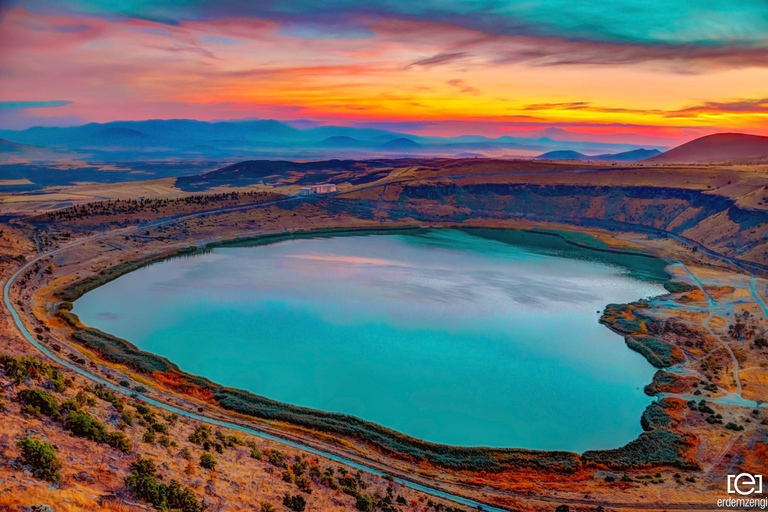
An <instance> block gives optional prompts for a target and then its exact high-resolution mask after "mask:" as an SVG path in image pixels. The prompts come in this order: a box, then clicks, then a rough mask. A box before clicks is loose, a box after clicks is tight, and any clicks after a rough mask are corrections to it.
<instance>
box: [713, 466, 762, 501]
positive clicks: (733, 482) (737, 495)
mask: <svg viewBox="0 0 768 512" xmlns="http://www.w3.org/2000/svg"><path fill="white" fill-rule="evenodd" d="M728 494H729V495H730V496H728V497H727V498H725V499H718V500H717V506H718V507H720V508H747V509H760V510H765V509H767V508H768V498H766V497H765V495H764V494H763V475H753V474H752V473H740V474H738V475H728Z"/></svg>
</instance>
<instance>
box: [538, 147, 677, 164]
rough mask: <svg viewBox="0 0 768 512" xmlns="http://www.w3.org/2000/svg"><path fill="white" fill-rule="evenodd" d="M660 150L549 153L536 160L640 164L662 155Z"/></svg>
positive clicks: (558, 151) (561, 151)
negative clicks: (598, 153)
mask: <svg viewBox="0 0 768 512" xmlns="http://www.w3.org/2000/svg"><path fill="white" fill-rule="evenodd" d="M661 154H662V153H661V151H659V150H658V149H644V148H640V149H633V150H631V151H623V152H621V153H605V154H602V155H585V154H583V153H579V152H578V151H567V150H566V151H563V150H557V151H549V152H548V153H544V154H543V155H539V156H537V157H536V158H537V159H538V160H590V161H606V162H607V161H612V162H638V161H640V160H645V159H647V158H651V157H654V156H656V155H661Z"/></svg>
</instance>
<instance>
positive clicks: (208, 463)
mask: <svg viewBox="0 0 768 512" xmlns="http://www.w3.org/2000/svg"><path fill="white" fill-rule="evenodd" d="M216 464H217V462H216V459H215V458H214V457H213V455H212V454H211V453H208V452H205V453H203V454H202V455H201V456H200V467H201V468H203V469H210V470H212V469H213V468H215V467H216Z"/></svg>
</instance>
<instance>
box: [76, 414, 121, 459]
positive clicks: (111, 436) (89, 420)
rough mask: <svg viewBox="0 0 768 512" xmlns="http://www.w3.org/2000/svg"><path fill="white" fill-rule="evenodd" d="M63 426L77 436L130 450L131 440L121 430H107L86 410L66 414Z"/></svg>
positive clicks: (118, 448) (119, 448)
mask: <svg viewBox="0 0 768 512" xmlns="http://www.w3.org/2000/svg"><path fill="white" fill-rule="evenodd" d="M64 428H65V429H66V430H68V431H70V432H71V433H72V435H75V436H77V437H84V438H86V439H89V440H91V441H94V442H97V443H102V444H106V445H109V446H111V447H112V448H115V449H117V450H120V451H121V452H123V453H129V452H130V451H131V442H130V441H129V440H128V438H127V437H126V436H125V434H123V433H122V432H108V431H107V428H106V427H105V426H104V425H103V424H102V423H101V422H100V421H99V420H97V419H96V418H94V417H93V416H91V415H90V414H88V413H87V412H73V413H70V414H69V415H68V416H67V419H66V421H65V422H64Z"/></svg>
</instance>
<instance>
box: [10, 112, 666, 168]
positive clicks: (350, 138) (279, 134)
mask: <svg viewBox="0 0 768 512" xmlns="http://www.w3.org/2000/svg"><path fill="white" fill-rule="evenodd" d="M549 133H551V134H552V135H553V136H558V132H554V131H553V132H547V134H549ZM571 135H573V134H571ZM0 138H3V139H5V140H7V141H9V144H17V145H25V146H26V147H20V148H16V149H18V151H17V150H16V149H14V150H13V151H6V152H3V154H6V153H11V152H13V153H16V154H17V155H16V156H19V157H24V156H27V155H25V153H30V148H36V152H34V151H33V152H31V153H35V154H37V155H46V154H53V155H55V157H56V158H62V156H63V155H66V154H70V155H71V156H73V157H75V158H80V159H84V160H101V161H112V160H114V161H129V160H133V161H136V160H149V159H166V160H167V159H201V158H202V159H208V160H219V161H221V160H230V161H238V160H244V159H253V158H275V159H277V158H290V159H312V158H316V159H323V158H337V157H338V158H376V157H383V158H390V157H402V156H456V155H458V154H466V153H476V152H478V151H482V153H477V154H478V155H480V154H482V155H483V156H496V157H500V156H520V157H532V156H535V155H536V154H539V153H542V152H546V151H550V150H569V151H578V152H582V153H598V152H600V153H619V152H626V151H631V150H635V149H638V147H637V146H636V145H632V144H611V143H598V142H590V141H578V140H555V139H553V138H550V137H539V138H522V137H510V136H501V137H497V138H489V137H483V136H478V135H465V136H460V137H422V136H416V135H410V134H407V133H398V132H392V131H387V130H380V129H374V128H356V127H344V126H317V127H308V128H296V127H293V126H290V125H289V124H287V123H282V122H279V121H274V120H248V121H221V122H206V121H194V120H188V119H171V120H148V121H114V122H110V123H103V124H100V123H89V124H85V125H82V126H72V127H35V128H29V129H27V130H20V131H15V130H0ZM41 149H45V150H46V151H43V152H41V151H40V150H41ZM656 149H663V148H656ZM0 152H2V151H0ZM4 158H8V156H7V155H6V156H5V157H4Z"/></svg>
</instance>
